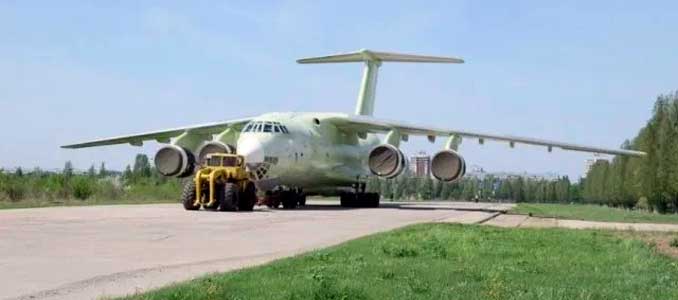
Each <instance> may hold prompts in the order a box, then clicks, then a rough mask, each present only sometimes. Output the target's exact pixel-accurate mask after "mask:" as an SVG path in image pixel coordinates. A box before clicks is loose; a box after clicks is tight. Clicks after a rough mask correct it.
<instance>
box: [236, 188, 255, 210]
mask: <svg viewBox="0 0 678 300" xmlns="http://www.w3.org/2000/svg"><path fill="white" fill-rule="evenodd" d="M256 203H257V188H256V187H255V186H254V183H253V182H247V183H246V184H245V190H244V191H243V192H242V193H241V194H240V201H239V202H238V210H241V211H252V210H254V204H256Z"/></svg>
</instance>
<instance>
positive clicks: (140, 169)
mask: <svg viewBox="0 0 678 300" xmlns="http://www.w3.org/2000/svg"><path fill="white" fill-rule="evenodd" d="M132 172H133V173H134V176H136V177H140V178H148V177H151V163H150V162H149V160H148V156H146V154H137V156H136V157H135V158H134V168H133V169H132Z"/></svg>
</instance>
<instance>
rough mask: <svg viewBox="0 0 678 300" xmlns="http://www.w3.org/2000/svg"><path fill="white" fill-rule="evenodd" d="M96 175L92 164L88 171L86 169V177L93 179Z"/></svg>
mask: <svg viewBox="0 0 678 300" xmlns="http://www.w3.org/2000/svg"><path fill="white" fill-rule="evenodd" d="M96 175H97V171H96V169H95V168H94V164H92V165H91V166H90V167H89V169H87V176H89V177H95V176H96Z"/></svg>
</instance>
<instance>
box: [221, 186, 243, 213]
mask: <svg viewBox="0 0 678 300" xmlns="http://www.w3.org/2000/svg"><path fill="white" fill-rule="evenodd" d="M223 191H224V192H223V194H224V196H223V198H222V201H221V203H220V204H219V210H220V211H235V210H237V209H238V202H239V200H240V199H239V198H240V191H238V185H236V184H234V183H226V185H224V188H223Z"/></svg>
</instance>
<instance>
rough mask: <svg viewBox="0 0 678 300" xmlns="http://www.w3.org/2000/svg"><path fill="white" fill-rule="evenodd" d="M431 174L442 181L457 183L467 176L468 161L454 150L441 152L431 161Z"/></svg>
mask: <svg viewBox="0 0 678 300" xmlns="http://www.w3.org/2000/svg"><path fill="white" fill-rule="evenodd" d="M431 174H433V177H435V178H436V179H438V180H440V181H446V182H453V181H457V180H459V179H461V178H462V177H464V174H466V161H464V158H463V157H462V156H461V155H459V154H458V153H457V152H455V151H454V150H443V151H440V152H438V153H436V154H435V155H434V156H433V159H431Z"/></svg>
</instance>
